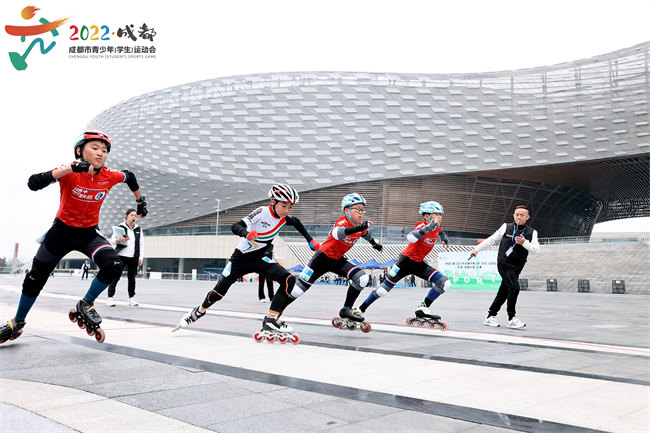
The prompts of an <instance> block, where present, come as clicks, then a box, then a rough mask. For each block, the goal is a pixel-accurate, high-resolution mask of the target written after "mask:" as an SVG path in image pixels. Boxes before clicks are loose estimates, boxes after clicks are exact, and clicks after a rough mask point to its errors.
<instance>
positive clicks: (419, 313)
mask: <svg viewBox="0 0 650 433" xmlns="http://www.w3.org/2000/svg"><path fill="white" fill-rule="evenodd" d="M406 324H407V325H409V326H419V327H422V328H431V329H435V328H438V329H440V330H442V331H444V330H446V329H447V328H448V326H449V325H448V324H447V322H445V321H444V320H440V316H438V315H437V314H433V313H432V312H431V310H429V307H425V306H423V305H421V306H419V307H418V308H416V309H415V317H407V318H406Z"/></svg>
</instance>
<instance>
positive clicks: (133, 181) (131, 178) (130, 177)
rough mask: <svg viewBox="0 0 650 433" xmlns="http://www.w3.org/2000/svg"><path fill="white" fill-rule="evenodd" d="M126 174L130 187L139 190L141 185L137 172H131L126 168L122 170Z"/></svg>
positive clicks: (132, 189)
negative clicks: (136, 175) (136, 176)
mask: <svg viewBox="0 0 650 433" xmlns="http://www.w3.org/2000/svg"><path fill="white" fill-rule="evenodd" d="M122 173H124V175H125V176H126V180H125V182H126V184H127V185H128V186H129V189H130V190H131V191H137V190H139V189H140V186H139V185H138V180H137V179H136V178H135V174H133V173H131V172H130V171H129V170H124V171H122Z"/></svg>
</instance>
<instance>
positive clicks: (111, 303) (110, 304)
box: [106, 298, 115, 307]
mask: <svg viewBox="0 0 650 433" xmlns="http://www.w3.org/2000/svg"><path fill="white" fill-rule="evenodd" d="M106 306H107V307H114V306H115V301H114V300H113V298H106Z"/></svg>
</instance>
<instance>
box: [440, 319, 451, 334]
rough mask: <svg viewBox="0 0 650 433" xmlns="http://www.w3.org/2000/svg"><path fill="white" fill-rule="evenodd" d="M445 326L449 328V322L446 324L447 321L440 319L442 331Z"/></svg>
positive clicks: (445, 328)
mask: <svg viewBox="0 0 650 433" xmlns="http://www.w3.org/2000/svg"><path fill="white" fill-rule="evenodd" d="M447 328H449V324H448V323H447V322H445V321H444V320H441V321H440V329H441V330H442V331H446V330H447Z"/></svg>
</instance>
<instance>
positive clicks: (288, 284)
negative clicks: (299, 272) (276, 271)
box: [278, 274, 296, 295]
mask: <svg viewBox="0 0 650 433" xmlns="http://www.w3.org/2000/svg"><path fill="white" fill-rule="evenodd" d="M278 282H279V283H280V288H279V289H278V290H283V291H284V292H285V293H286V294H287V295H289V294H291V291H292V290H293V287H294V286H295V285H296V277H294V276H293V275H291V274H288V275H287V277H286V278H285V279H284V280H282V279H280V281H278Z"/></svg>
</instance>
